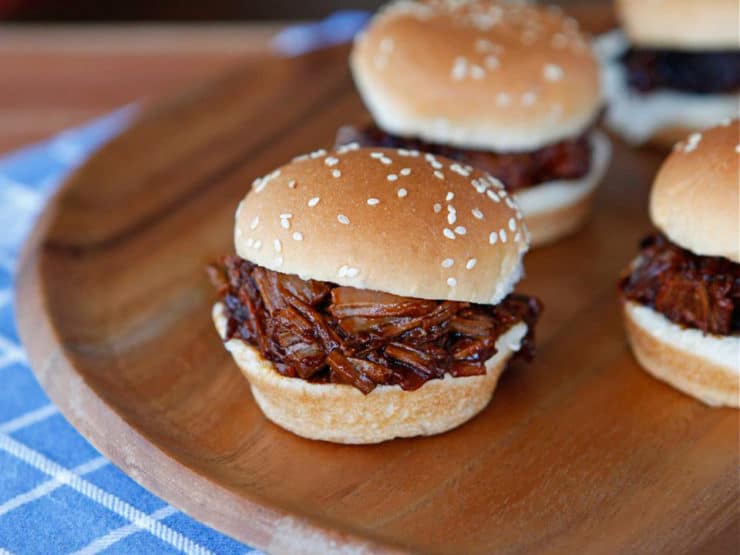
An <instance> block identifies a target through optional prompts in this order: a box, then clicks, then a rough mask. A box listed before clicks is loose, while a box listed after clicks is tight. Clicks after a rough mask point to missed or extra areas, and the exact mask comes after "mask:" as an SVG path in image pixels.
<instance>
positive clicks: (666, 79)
mask: <svg viewBox="0 0 740 555" xmlns="http://www.w3.org/2000/svg"><path fill="white" fill-rule="evenodd" d="M617 8H618V13H619V16H620V19H621V22H622V27H623V31H615V32H612V33H609V34H607V35H605V36H603V37H600V38H599V39H598V41H597V50H598V51H599V53H600V54H599V55H600V57H601V58H602V59H603V63H604V74H603V78H604V93H605V94H606V96H607V98H608V101H609V109H608V112H607V116H606V121H607V124H608V125H609V127H610V128H612V129H613V130H614V131H616V132H617V133H619V134H620V135H622V136H623V137H624V138H625V139H627V140H628V141H630V142H632V143H634V144H642V143H645V142H652V143H655V144H660V145H665V146H670V145H672V144H673V143H675V142H676V141H678V140H679V139H681V138H683V137H685V136H686V135H687V134H689V133H690V132H691V131H696V130H700V129H704V128H706V127H710V126H713V125H717V124H719V123H720V122H721V121H722V120H724V119H726V118H732V117H737V115H738V106H739V102H740V94H739V93H740V27H739V26H738V25H740V23H739V22H738V21H739V20H738V9H739V8H738V2H737V0H650V1H646V0H618V1H617Z"/></svg>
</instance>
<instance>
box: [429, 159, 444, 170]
mask: <svg viewBox="0 0 740 555" xmlns="http://www.w3.org/2000/svg"><path fill="white" fill-rule="evenodd" d="M429 165H430V166H432V167H433V168H434V169H435V170H441V169H442V167H443V164H442V162H440V161H438V160H430V161H429Z"/></svg>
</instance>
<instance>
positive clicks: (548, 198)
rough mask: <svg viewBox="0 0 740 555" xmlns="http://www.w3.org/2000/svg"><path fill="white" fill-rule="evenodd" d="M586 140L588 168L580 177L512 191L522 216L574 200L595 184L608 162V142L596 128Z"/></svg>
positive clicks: (597, 182)
mask: <svg viewBox="0 0 740 555" xmlns="http://www.w3.org/2000/svg"><path fill="white" fill-rule="evenodd" d="M589 140H590V142H591V149H592V158H591V169H589V171H588V173H587V174H586V175H584V176H583V177H582V178H580V179H560V180H556V181H547V182H545V183H540V184H538V185H535V186H534V187H529V188H527V189H524V190H523V191H520V192H518V193H516V194H515V195H514V199H515V200H516V202H517V203H518V204H519V207H520V208H521V209H522V213H523V214H524V218H525V220H526V217H527V216H531V215H532V214H537V213H540V212H549V211H551V210H557V209H558V208H561V207H563V206H568V205H571V204H574V203H576V202H578V201H579V200H580V199H581V198H583V197H585V196H586V195H587V194H589V193H590V192H591V191H593V190H594V189H595V188H596V186H597V185H598V184H599V182H600V181H601V179H602V178H603V177H604V174H605V173H606V168H607V167H608V166H609V160H610V159H611V143H610V142H609V139H607V138H606V136H605V135H604V134H603V133H600V132H598V131H594V132H593V133H591V136H590V137H589Z"/></svg>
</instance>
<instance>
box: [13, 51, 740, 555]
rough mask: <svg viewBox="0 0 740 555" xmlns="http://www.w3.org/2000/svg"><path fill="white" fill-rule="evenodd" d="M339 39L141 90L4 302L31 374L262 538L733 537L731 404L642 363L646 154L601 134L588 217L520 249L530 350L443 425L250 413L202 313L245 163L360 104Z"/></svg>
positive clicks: (178, 490) (707, 540)
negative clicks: (147, 98) (319, 425)
mask: <svg viewBox="0 0 740 555" xmlns="http://www.w3.org/2000/svg"><path fill="white" fill-rule="evenodd" d="M346 55H347V51H346V49H338V50H328V51H324V52H320V53H316V54H313V55H310V56H307V57H303V58H296V59H292V60H285V59H282V60H281V59H277V58H276V59H270V60H266V61H264V62H261V63H254V64H251V65H247V66H246V67H244V68H241V69H239V70H238V71H235V72H234V73H232V74H231V75H228V76H226V77H224V78H223V79H222V80H221V81H219V82H216V83H210V84H208V85H207V86H203V87H202V88H201V89H199V90H195V91H191V92H190V93H189V94H188V95H186V96H183V97H181V98H179V99H176V100H174V101H171V102H169V103H167V104H166V105H164V106H160V107H158V108H155V109H152V110H150V111H148V112H147V113H145V114H143V115H142V117H141V118H140V119H139V120H138V121H137V122H136V124H135V125H133V127H131V128H130V129H129V130H128V131H127V132H126V133H125V134H124V135H123V136H121V137H120V138H118V139H116V140H114V141H113V142H112V143H110V144H109V145H107V146H106V147H105V148H103V149H102V150H101V151H100V152H99V153H98V154H97V155H95V156H94V157H93V158H92V159H91V160H90V161H89V162H88V163H87V164H86V165H85V166H84V167H83V168H82V169H80V170H79V171H78V172H77V173H76V174H75V175H74V176H72V178H71V179H69V181H68V182H67V183H66V185H65V186H64V187H63V189H62V190H61V191H60V192H59V194H58V195H57V196H56V197H55V198H54V199H53V201H52V203H51V204H50V205H49V207H48V209H47V210H46V212H45V214H44V216H43V218H42V219H41V221H40V222H39V225H38V227H37V228H36V231H35V233H34V235H33V237H32V239H31V241H30V243H29V244H28V246H27V249H26V252H25V256H24V259H23V263H22V265H21V268H20V274H19V277H18V294H19V297H18V307H19V309H18V319H19V324H20V328H21V334H22V337H23V341H24V344H25V345H26V347H27V348H28V351H29V354H30V357H31V361H32V363H33V366H34V368H35V371H36V374H37V376H38V378H39V380H40V381H41V383H42V384H43V385H44V387H45V388H46V391H47V392H48V393H49V395H50V396H51V398H52V399H53V400H54V401H55V402H56V403H57V404H58V405H59V408H60V409H61V410H62V412H63V413H64V414H65V415H66V416H67V418H69V420H70V421H71V422H72V423H73V424H74V425H75V426H76V427H77V428H78V429H79V430H80V431H81V432H82V433H83V434H84V435H85V436H86V437H87V438H88V439H89V440H90V441H91V442H92V443H93V444H94V445H95V446H96V447H97V448H98V449H99V450H100V451H101V452H103V453H104V454H105V455H106V456H108V457H110V459H111V460H112V461H113V462H114V463H115V464H117V465H118V466H119V467H121V468H122V469H123V470H124V471H125V472H127V473H128V474H129V475H131V476H132V477H133V478H134V479H135V480H137V481H138V482H140V483H141V484H142V485H144V486H145V487H147V488H149V489H150V490H152V491H153V492H155V493H157V494H158V495H160V496H162V497H163V498H165V499H166V500H167V501H169V502H171V503H173V504H174V505H176V506H177V507H179V508H181V509H183V510H184V511H186V512H187V513H189V514H191V515H192V516H194V517H195V518H198V519H200V520H202V521H205V522H206V523H208V524H210V525H212V526H215V527H216V528H218V529H220V530H222V531H224V532H226V533H228V534H230V535H232V536H234V537H236V538H239V539H240V540H243V541H245V542H248V543H249V544H251V545H255V546H258V547H261V548H264V549H266V550H268V551H270V552H274V553H324V552H330V551H336V550H340V549H342V550H345V551H344V552H353V553H354V552H365V551H363V549H365V550H367V551H368V552H406V551H411V552H426V553H467V554H476V553H545V552H548V553H585V552H590V553H673V554H676V553H688V552H696V551H704V552H714V553H731V552H736V550H737V545H738V531H739V529H738V526H739V518H738V481H737V478H738V474H737V471H738V414H737V412H735V411H732V410H727V409H710V408H707V407H705V406H704V405H702V404H700V403H698V402H696V401H694V400H692V399H690V398H688V397H685V396H683V395H681V394H679V393H677V392H675V391H673V390H672V389H670V388H669V387H667V386H665V385H663V384H662V383H660V382H658V381H656V380H654V379H652V378H650V377H649V376H648V375H647V374H645V373H644V372H642V371H641V370H640V369H639V367H638V366H637V364H636V363H635V361H634V359H633V358H632V356H631V354H630V351H629V350H628V348H627V344H626V342H625V339H624V335H623V332H622V326H621V322H620V316H619V307H618V303H617V297H616V290H615V282H616V279H617V275H618V274H619V271H620V269H621V268H622V267H623V266H624V265H625V264H626V263H627V261H628V260H629V259H630V257H632V256H633V255H634V253H635V250H636V245H637V242H638V240H639V239H640V237H642V236H643V235H644V234H645V233H646V232H647V231H648V230H649V228H650V226H649V222H648V219H647V215H646V198H647V193H648V188H649V184H650V181H651V178H652V176H653V173H654V172H655V170H656V168H657V166H658V164H659V161H660V158H661V154H660V153H655V152H653V153H650V152H636V151H633V150H630V149H628V148H626V147H625V146H624V145H622V144H619V143H617V144H615V153H614V161H613V164H612V167H611V170H610V172H609V175H608V177H607V179H606V182H605V184H604V186H603V187H602V188H601V189H600V190H599V192H598V196H597V199H596V211H595V214H594V216H593V218H592V220H591V222H590V224H589V225H588V227H587V228H586V229H584V230H583V231H582V232H581V233H579V234H577V235H576V236H574V237H572V238H570V239H568V240H566V241H563V242H562V243H560V244H558V245H556V246H554V247H550V248H545V249H542V250H538V251H535V252H532V253H530V254H528V255H527V257H526V260H525V262H526V267H527V273H528V277H527V278H526V280H525V281H524V282H523V283H522V284H521V287H520V290H522V291H526V292H529V293H533V294H536V295H539V296H540V297H541V298H542V299H543V301H544V303H545V306H546V312H545V314H544V318H543V320H542V322H541V325H540V327H539V328H538V330H537V334H538V350H539V352H538V355H537V358H536V360H535V361H534V362H533V363H532V364H529V365H528V364H524V363H516V364H514V365H513V366H512V367H511V368H510V369H509V370H508V371H507V372H506V373H505V375H504V377H503V378H502V381H501V383H500V385H499V388H498V390H497V391H496V394H495V396H494V399H493V402H492V403H491V405H490V406H489V407H488V408H487V409H486V410H485V411H484V412H483V413H482V414H481V415H480V416H478V417H477V418H475V419H474V420H473V421H471V422H469V423H468V424H466V425H464V426H462V427H461V428H459V429H457V430H454V431H452V432H449V433H447V434H444V435H441V436H438V437H432V438H425V439H412V440H398V441H391V442H387V443H385V444H381V445H375V446H369V447H354V446H341V445H331V444H328V443H321V442H314V441H308V440H304V439H301V438H299V437H296V436H293V435H291V434H290V433H288V432H285V431H283V430H281V429H280V428H278V427H276V426H274V425H272V424H271V423H270V422H268V421H266V420H265V418H264V417H263V416H262V414H261V413H260V411H259V410H258V408H257V407H256V405H255V403H254V401H253V399H252V397H251V395H250V392H249V387H248V385H247V383H246V381H245V380H244V378H243V377H242V375H241V373H240V372H239V371H238V370H237V368H236V366H235V365H234V363H233V362H232V360H231V358H230V356H229V355H228V354H227V353H226V351H225V350H224V348H223V347H222V345H221V342H220V340H219V339H218V337H217V335H216V332H215V331H214V329H213V325H212V323H211V319H210V308H211V304H212V303H213V300H214V293H213V291H212V289H211V287H210V285H209V283H208V281H207V279H206V276H205V272H204V267H205V265H206V264H207V263H208V262H209V261H212V260H214V259H216V258H217V257H218V256H220V255H221V254H224V253H228V252H231V251H232V244H231V231H232V225H233V214H234V209H235V208H236V204H237V202H238V201H239V199H240V198H241V197H243V196H244V194H245V193H246V192H247V190H248V189H249V187H250V184H251V183H252V180H253V179H254V178H255V177H256V176H259V175H262V174H264V173H266V172H268V171H269V170H271V169H272V168H274V167H276V166H278V165H280V164H282V163H284V162H286V161H287V160H289V159H290V158H292V157H293V156H294V155H296V154H299V153H302V152H305V151H308V150H312V149H314V148H316V147H318V146H322V145H330V144H331V143H332V140H333V136H334V133H335V130H336V129H337V127H338V126H340V125H342V124H346V123H350V122H356V121H358V120H361V119H363V118H364V117H366V116H365V115H364V112H363V109H362V106H361V104H360V101H359V99H358V97H357V96H356V94H355V92H354V90H353V87H352V83H351V80H350V77H349V74H348V71H347V69H346Z"/></svg>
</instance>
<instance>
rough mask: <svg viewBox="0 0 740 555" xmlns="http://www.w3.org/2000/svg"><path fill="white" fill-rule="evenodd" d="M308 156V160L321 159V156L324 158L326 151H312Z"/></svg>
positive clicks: (321, 149)
mask: <svg viewBox="0 0 740 555" xmlns="http://www.w3.org/2000/svg"><path fill="white" fill-rule="evenodd" d="M308 156H309V158H321V157H322V156H326V151H325V150H324V149H323V148H320V149H319V150H314V151H313V152H312V153H311V154H309V155H308Z"/></svg>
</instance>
